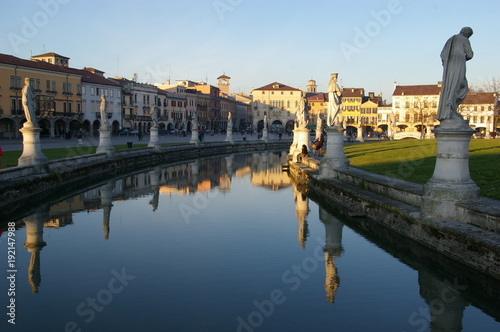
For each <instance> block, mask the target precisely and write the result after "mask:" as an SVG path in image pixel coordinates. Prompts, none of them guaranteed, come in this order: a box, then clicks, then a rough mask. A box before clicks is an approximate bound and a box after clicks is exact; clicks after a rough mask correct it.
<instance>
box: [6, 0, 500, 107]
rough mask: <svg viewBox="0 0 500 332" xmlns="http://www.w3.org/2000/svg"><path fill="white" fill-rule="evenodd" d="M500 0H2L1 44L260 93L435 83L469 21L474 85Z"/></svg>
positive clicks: (111, 71) (153, 78) (492, 57)
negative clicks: (447, 50) (332, 84)
mask: <svg viewBox="0 0 500 332" xmlns="http://www.w3.org/2000/svg"><path fill="white" fill-rule="evenodd" d="M499 14H500V1H496V0H475V1H461V0H440V1H437V0H435V1H430V0H413V1H412V0H388V1H386V0H383V1H379V0H371V1H369V0H364V1H356V0H349V1H334V0H318V1H315V0H307V1H302V0H300V1H296V0H175V1H174V0H163V1H159V0H156V1H152V0H141V1H127V0H121V1H118V0H99V1H96V0H85V1H84V0H37V1H35V0H26V1H24V0H2V5H1V10H0V26H1V34H0V36H1V37H0V38H1V41H0V46H1V47H0V53H6V54H12V55H15V56H18V57H21V58H29V56H30V52H32V54H33V55H36V54H41V53H45V52H56V53H59V54H62V55H64V56H67V57H69V58H70V66H71V67H75V68H83V67H94V68H97V69H100V70H103V71H105V72H106V74H105V75H106V76H111V77H112V76H121V77H126V78H131V77H132V75H133V74H134V73H138V76H139V81H141V82H148V83H156V82H165V81H166V80H167V79H168V78H170V79H171V80H172V82H174V81H175V80H184V79H190V80H196V81H206V79H207V78H208V83H210V84H213V85H215V84H216V83H217V81H216V78H217V77H218V76H220V75H222V74H226V75H228V76H230V77H231V92H244V93H250V92H251V90H252V89H253V88H258V87H261V86H264V85H267V84H269V83H272V82H274V81H278V82H280V83H283V84H287V85H290V86H292V87H295V88H301V89H305V87H306V84H307V81H308V80H310V79H314V80H316V82H317V84H318V88H319V90H320V91H325V90H326V87H327V84H328V80H329V78H330V73H335V72H336V73H339V81H340V82H341V84H342V85H343V86H344V87H359V88H365V90H366V91H367V92H368V91H373V92H375V93H379V92H383V95H384V99H387V101H388V102H390V101H391V98H390V96H391V95H392V92H393V86H394V82H395V81H396V82H398V84H402V85H413V84H435V83H436V82H437V81H439V80H440V79H441V75H442V67H441V60H440V57H439V55H440V52H441V49H442V48H443V46H444V43H445V42H446V40H447V39H448V38H449V37H451V36H452V35H454V34H457V33H459V31H460V29H461V28H462V27H464V26H470V27H472V28H473V30H474V35H473V36H472V37H471V38H470V41H471V44H472V49H473V50H474V53H475V55H474V58H473V59H472V60H471V61H469V62H468V67H467V77H468V79H469V83H470V84H484V83H487V82H488V81H489V80H491V79H492V78H498V77H499V76H500V73H499V68H500V67H499V61H498V59H499V56H500V43H498V39H497V38H498V32H499V31H500V20H499V19H498V15H499Z"/></svg>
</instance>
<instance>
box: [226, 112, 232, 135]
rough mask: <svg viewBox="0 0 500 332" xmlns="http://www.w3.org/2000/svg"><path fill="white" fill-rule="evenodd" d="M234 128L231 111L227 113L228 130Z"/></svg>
mask: <svg viewBox="0 0 500 332" xmlns="http://www.w3.org/2000/svg"><path fill="white" fill-rule="evenodd" d="M230 130H231V131H232V130H233V119H232V115H231V112H229V114H228V115H227V131H230Z"/></svg>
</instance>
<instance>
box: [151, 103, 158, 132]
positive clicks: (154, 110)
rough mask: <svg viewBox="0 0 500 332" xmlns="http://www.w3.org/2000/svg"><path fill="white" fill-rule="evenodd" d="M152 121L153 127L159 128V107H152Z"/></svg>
mask: <svg viewBox="0 0 500 332" xmlns="http://www.w3.org/2000/svg"><path fill="white" fill-rule="evenodd" d="M151 120H152V121H153V127H154V128H158V107H156V106H155V105H151Z"/></svg>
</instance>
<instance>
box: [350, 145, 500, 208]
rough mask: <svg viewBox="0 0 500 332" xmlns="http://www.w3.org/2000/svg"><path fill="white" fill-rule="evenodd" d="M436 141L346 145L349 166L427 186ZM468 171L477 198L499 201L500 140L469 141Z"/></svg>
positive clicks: (433, 163)
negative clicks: (474, 185) (473, 183)
mask: <svg viewBox="0 0 500 332" xmlns="http://www.w3.org/2000/svg"><path fill="white" fill-rule="evenodd" d="M436 151H437V142H436V140H401V141H374V142H367V143H364V144H349V145H346V146H345V154H346V156H347V158H349V162H350V164H351V165H352V166H354V167H357V168H360V169H363V170H366V171H369V172H373V173H377V174H381V175H387V176H390V177H394V178H398V179H403V180H407V181H411V182H415V183H421V184H424V183H426V182H427V181H428V180H429V179H430V178H431V177H432V173H433V172H434V166H435V164H436V158H435V156H436ZM469 154H470V157H469V168H470V174H471V177H472V179H473V180H474V182H476V184H477V185H478V186H479V188H480V189H481V191H480V195H481V196H484V197H489V198H493V199H497V200H500V174H499V167H500V140H498V139H490V140H487V139H472V140H471V141H470V149H469Z"/></svg>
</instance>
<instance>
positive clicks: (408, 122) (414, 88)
mask: <svg viewBox="0 0 500 332" xmlns="http://www.w3.org/2000/svg"><path fill="white" fill-rule="evenodd" d="M316 90H317V85H316V82H315V81H314V80H309V82H308V84H307V89H306V91H305V92H303V91H301V90H300V89H296V88H293V87H290V86H287V85H284V84H281V83H278V82H274V83H271V84H268V85H266V86H263V87H261V88H258V89H254V90H253V91H252V98H253V102H252V118H253V119H255V120H254V125H256V126H258V127H259V128H260V127H262V126H263V122H262V117H263V114H267V119H268V123H269V124H270V125H271V127H274V128H284V130H285V131H291V130H292V129H293V126H294V121H295V113H296V112H297V111H298V107H299V105H300V98H301V97H302V96H305V97H306V98H307V101H308V105H309V122H308V125H309V128H311V129H312V128H315V127H316V125H317V123H318V121H317V117H318V115H325V114H326V113H327V109H328V94H327V93H323V92H317V91H316ZM440 91H441V84H440V83H438V84H431V85H397V84H396V83H394V93H393V95H392V104H386V103H385V101H384V100H383V99H382V95H381V94H379V95H375V93H373V92H368V93H366V92H365V90H364V89H363V88H345V87H342V105H341V113H340V114H341V118H342V119H343V124H344V127H345V128H346V131H347V132H349V133H352V134H359V133H361V132H362V133H364V134H365V135H366V134H367V135H370V134H372V133H373V134H375V133H379V134H380V133H385V134H388V135H393V134H394V133H395V132H420V133H422V137H423V136H425V134H426V133H429V132H430V130H432V129H434V128H435V126H438V125H439V121H438V120H437V119H436V114H437V107H438V104H439V94H440ZM499 109H500V105H499V102H498V95H497V93H495V92H478V93H469V94H468V95H467V97H466V98H465V99H464V101H463V102H462V104H461V105H460V109H459V112H460V113H461V114H462V115H463V116H464V118H465V119H466V120H469V124H470V126H471V127H472V128H473V129H476V131H477V132H478V133H483V134H489V133H491V132H496V131H498V130H499V129H500V117H499ZM427 137H430V135H428V136H427Z"/></svg>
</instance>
